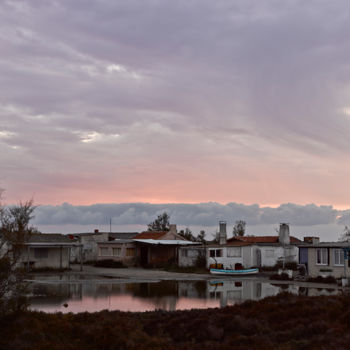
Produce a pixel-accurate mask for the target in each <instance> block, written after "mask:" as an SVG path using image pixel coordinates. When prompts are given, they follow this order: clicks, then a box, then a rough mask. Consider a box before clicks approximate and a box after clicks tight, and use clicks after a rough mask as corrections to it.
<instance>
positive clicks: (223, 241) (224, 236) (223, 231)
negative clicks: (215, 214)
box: [219, 221, 227, 245]
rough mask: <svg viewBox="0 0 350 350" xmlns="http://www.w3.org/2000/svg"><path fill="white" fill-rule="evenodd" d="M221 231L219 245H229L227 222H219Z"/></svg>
mask: <svg viewBox="0 0 350 350" xmlns="http://www.w3.org/2000/svg"><path fill="white" fill-rule="evenodd" d="M219 226H220V231H219V244H220V245H221V244H226V243H227V234H226V221H219Z"/></svg>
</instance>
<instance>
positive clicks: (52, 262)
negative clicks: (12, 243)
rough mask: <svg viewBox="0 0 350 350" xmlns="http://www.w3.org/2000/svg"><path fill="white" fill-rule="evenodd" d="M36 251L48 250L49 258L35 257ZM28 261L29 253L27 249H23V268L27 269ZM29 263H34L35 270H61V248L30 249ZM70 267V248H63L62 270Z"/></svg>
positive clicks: (21, 261) (21, 260)
mask: <svg viewBox="0 0 350 350" xmlns="http://www.w3.org/2000/svg"><path fill="white" fill-rule="evenodd" d="M35 249H47V253H48V255H47V257H37V256H35ZM27 261H28V253H27V247H25V248H24V249H23V253H22V254H21V259H20V265H21V267H25V266H26V264H27ZM29 261H31V262H34V265H33V266H32V267H33V268H53V269H59V268H60V248H59V247H57V248H53V247H47V248H36V247H30V251H29ZM68 267H69V248H68V247H63V248H62V268H68Z"/></svg>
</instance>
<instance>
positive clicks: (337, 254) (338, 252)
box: [333, 249, 344, 266]
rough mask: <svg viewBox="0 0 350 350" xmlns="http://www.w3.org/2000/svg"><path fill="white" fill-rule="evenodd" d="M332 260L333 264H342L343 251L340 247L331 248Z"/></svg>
mask: <svg viewBox="0 0 350 350" xmlns="http://www.w3.org/2000/svg"><path fill="white" fill-rule="evenodd" d="M333 261H334V265H341V266H344V253H343V250H342V249H334V250H333Z"/></svg>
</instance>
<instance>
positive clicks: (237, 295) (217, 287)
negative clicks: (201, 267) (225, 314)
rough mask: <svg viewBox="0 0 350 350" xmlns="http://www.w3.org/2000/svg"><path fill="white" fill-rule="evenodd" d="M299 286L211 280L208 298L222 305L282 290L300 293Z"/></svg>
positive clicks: (260, 297) (237, 302) (256, 281)
mask: <svg viewBox="0 0 350 350" xmlns="http://www.w3.org/2000/svg"><path fill="white" fill-rule="evenodd" d="M298 289H299V287H298V286H295V285H293V284H290V285H288V284H285V285H281V286H276V285H272V284H271V283H266V282H260V281H258V280H251V279H250V280H241V281H239V280H234V281H220V282H218V281H209V282H208V292H207V298H209V299H216V300H219V301H220V306H222V307H224V306H227V305H234V304H239V303H242V302H244V301H246V300H260V299H263V298H266V297H269V296H274V295H277V294H278V293H280V292H281V291H285V292H289V293H293V294H298Z"/></svg>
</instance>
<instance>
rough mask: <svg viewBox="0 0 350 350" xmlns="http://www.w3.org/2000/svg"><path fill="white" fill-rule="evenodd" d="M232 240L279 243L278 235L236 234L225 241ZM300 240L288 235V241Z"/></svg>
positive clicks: (297, 241) (296, 241)
mask: <svg viewBox="0 0 350 350" xmlns="http://www.w3.org/2000/svg"><path fill="white" fill-rule="evenodd" d="M234 241H240V242H246V243H279V237H278V236H236V237H232V238H229V239H228V240H227V242H234ZM299 242H301V240H300V239H298V238H296V237H293V236H291V237H290V243H299Z"/></svg>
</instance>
